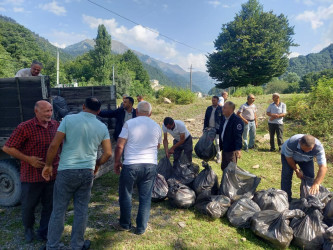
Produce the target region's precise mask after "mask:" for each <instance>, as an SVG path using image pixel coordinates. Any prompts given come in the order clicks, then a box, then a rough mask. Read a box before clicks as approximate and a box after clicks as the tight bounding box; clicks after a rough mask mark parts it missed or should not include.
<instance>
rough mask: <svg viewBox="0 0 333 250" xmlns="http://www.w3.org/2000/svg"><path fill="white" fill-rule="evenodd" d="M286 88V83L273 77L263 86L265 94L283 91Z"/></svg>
mask: <svg viewBox="0 0 333 250" xmlns="http://www.w3.org/2000/svg"><path fill="white" fill-rule="evenodd" d="M287 89H288V83H287V82H285V81H283V80H279V79H278V78H273V79H272V80H271V81H270V82H269V83H267V84H266V86H265V94H273V93H275V92H277V93H280V94H282V93H284V92H285V91H286V90H287Z"/></svg>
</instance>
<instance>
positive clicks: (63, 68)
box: [0, 16, 152, 95]
mask: <svg viewBox="0 0 333 250" xmlns="http://www.w3.org/2000/svg"><path fill="white" fill-rule="evenodd" d="M95 41H96V43H95V42H94V44H90V46H92V49H91V48H90V51H89V52H88V53H85V54H83V55H80V56H78V57H77V56H76V55H78V54H82V52H83V51H82V50H81V51H76V55H74V54H75V53H73V54H69V53H66V51H64V50H62V49H59V54H60V83H64V84H68V83H72V82H73V81H78V83H79V85H80V86H86V85H106V84H110V83H111V79H112V65H114V66H115V68H116V72H115V79H116V84H117V89H118V91H117V92H118V94H123V93H128V94H131V95H136V94H151V93H152V89H151V87H150V82H149V75H148V73H147V70H146V69H145V68H144V67H143V65H142V63H141V62H140V60H139V59H138V58H137V56H136V55H135V54H134V53H133V52H131V51H128V52H126V53H124V54H123V55H115V54H111V50H110V48H111V37H110V35H109V34H108V33H107V31H106V29H105V27H104V26H103V25H102V26H100V27H99V30H98V35H97V37H96V39H95ZM56 51H57V48H56V47H55V46H53V45H52V44H51V43H49V42H48V40H46V39H45V38H43V37H40V36H39V35H38V34H35V33H33V32H32V31H30V30H29V29H27V28H25V27H24V26H22V25H20V24H18V23H16V22H15V21H14V20H13V19H11V18H8V17H5V16H0V77H2V78H5V77H14V76H15V73H16V72H17V71H18V70H19V69H22V68H28V67H30V64H31V62H32V61H33V60H38V61H40V62H42V63H43V65H44V68H43V70H42V74H43V75H49V76H50V79H51V84H52V85H54V84H55V83H56Z"/></svg>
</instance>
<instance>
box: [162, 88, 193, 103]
mask: <svg viewBox="0 0 333 250" xmlns="http://www.w3.org/2000/svg"><path fill="white" fill-rule="evenodd" d="M156 97H157V98H159V99H160V100H161V101H163V97H166V98H168V99H170V101H172V102H173V103H176V104H190V103H193V101H194V100H195V98H196V96H195V94H194V93H193V92H191V91H190V90H188V89H180V88H171V87H165V88H164V89H161V90H159V91H158V92H157V96H156Z"/></svg>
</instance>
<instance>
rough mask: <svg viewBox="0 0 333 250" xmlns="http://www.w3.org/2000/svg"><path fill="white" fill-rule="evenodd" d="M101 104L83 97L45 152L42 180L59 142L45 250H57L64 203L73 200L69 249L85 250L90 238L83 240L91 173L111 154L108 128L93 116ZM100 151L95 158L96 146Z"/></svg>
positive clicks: (47, 171) (50, 169) (45, 176)
mask: <svg viewBox="0 0 333 250" xmlns="http://www.w3.org/2000/svg"><path fill="white" fill-rule="evenodd" d="M100 108H101V103H100V102H99V101H98V100H97V99H96V98H87V99H86V101H85V104H83V111H82V112H80V113H79V114H75V115H67V116H66V117H65V118H64V119H63V120H62V122H61V124H60V126H59V128H58V131H57V133H56V135H55V137H54V139H53V141H52V142H51V144H50V147H49V149H48V151H47V156H46V163H45V167H44V168H43V172H42V176H43V177H44V179H45V180H46V181H48V180H49V179H50V176H52V161H53V158H54V156H55V153H56V152H57V151H58V148H59V146H60V144H61V143H62V142H63V147H62V152H61V155H60V162H59V167H58V173H57V178H56V181H55V184H54V192H53V211H52V214H51V218H50V222H49V231H48V235H47V239H48V240H47V245H46V248H47V249H59V243H60V239H61V234H62V232H63V230H64V222H65V213H66V211H67V207H68V204H69V202H70V200H71V199H72V198H73V200H74V222H73V228H72V235H71V248H72V249H88V248H89V246H90V241H88V240H87V241H85V240H84V232H85V230H86V225H87V219H88V203H89V200H90V194H91V188H92V185H93V180H94V174H96V172H97V171H98V168H99V166H101V165H102V164H103V163H105V162H106V161H107V160H108V159H109V158H110V157H111V154H112V150H111V143H110V136H109V131H108V129H107V128H106V126H105V125H104V124H103V123H102V122H100V121H99V120H98V119H97V118H96V115H97V114H98V113H99V112H100ZM99 145H102V149H103V154H102V155H101V157H100V158H98V159H97V150H98V146H99Z"/></svg>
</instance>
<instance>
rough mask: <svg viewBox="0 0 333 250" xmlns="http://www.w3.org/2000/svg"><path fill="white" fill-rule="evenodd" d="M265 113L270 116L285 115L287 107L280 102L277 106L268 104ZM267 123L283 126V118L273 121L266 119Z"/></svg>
mask: <svg viewBox="0 0 333 250" xmlns="http://www.w3.org/2000/svg"><path fill="white" fill-rule="evenodd" d="M267 112H269V113H272V114H286V113H287V106H286V104H284V103H283V102H280V103H279V105H278V106H276V104H275V103H274V102H273V103H271V104H269V106H268V108H267ZM268 123H275V124H283V117H280V118H277V119H274V120H273V121H270V120H269V119H268Z"/></svg>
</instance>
